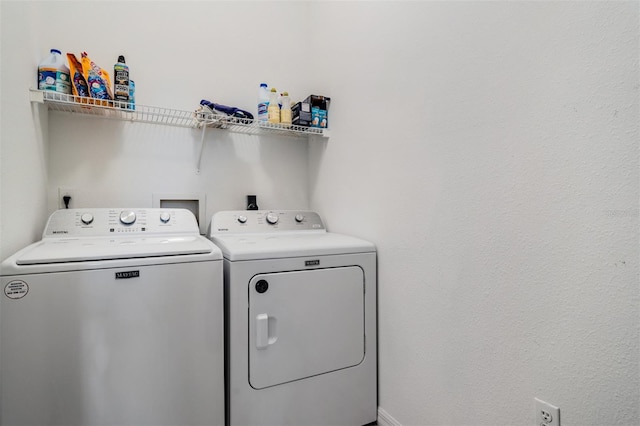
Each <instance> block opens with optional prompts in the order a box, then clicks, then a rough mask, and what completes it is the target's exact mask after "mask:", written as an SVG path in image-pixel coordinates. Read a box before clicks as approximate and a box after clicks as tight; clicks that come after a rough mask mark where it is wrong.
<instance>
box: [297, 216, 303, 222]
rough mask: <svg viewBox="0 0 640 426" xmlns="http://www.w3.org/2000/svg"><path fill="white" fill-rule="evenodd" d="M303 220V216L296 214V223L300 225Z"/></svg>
mask: <svg viewBox="0 0 640 426" xmlns="http://www.w3.org/2000/svg"><path fill="white" fill-rule="evenodd" d="M303 220H304V215H303V214H297V215H296V222H298V223H300V222H302V221H303Z"/></svg>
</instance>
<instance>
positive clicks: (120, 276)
mask: <svg viewBox="0 0 640 426" xmlns="http://www.w3.org/2000/svg"><path fill="white" fill-rule="evenodd" d="M139 276H140V271H123V272H116V280H126V279H127V278H138V277H139Z"/></svg>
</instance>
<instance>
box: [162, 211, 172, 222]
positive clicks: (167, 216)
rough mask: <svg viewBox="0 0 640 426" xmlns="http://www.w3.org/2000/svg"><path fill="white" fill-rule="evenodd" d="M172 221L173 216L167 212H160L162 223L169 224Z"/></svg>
mask: <svg viewBox="0 0 640 426" xmlns="http://www.w3.org/2000/svg"><path fill="white" fill-rule="evenodd" d="M170 219H171V215H170V214H169V213H167V212H160V222H162V223H167V222H169V220H170Z"/></svg>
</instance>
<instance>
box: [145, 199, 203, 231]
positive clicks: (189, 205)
mask: <svg viewBox="0 0 640 426" xmlns="http://www.w3.org/2000/svg"><path fill="white" fill-rule="evenodd" d="M153 207H156V208H164V209H178V208H180V209H187V210H190V211H191V213H193V215H194V216H195V217H196V221H197V222H198V227H199V228H200V234H202V235H205V234H206V233H207V218H206V217H205V216H206V205H205V194H203V193H188V194H180V193H168V194H165V193H160V194H153Z"/></svg>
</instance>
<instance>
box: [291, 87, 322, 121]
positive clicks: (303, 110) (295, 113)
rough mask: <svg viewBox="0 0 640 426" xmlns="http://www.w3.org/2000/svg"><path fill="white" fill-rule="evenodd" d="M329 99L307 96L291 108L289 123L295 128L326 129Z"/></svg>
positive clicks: (319, 96)
mask: <svg viewBox="0 0 640 426" xmlns="http://www.w3.org/2000/svg"><path fill="white" fill-rule="evenodd" d="M330 102H331V98H328V97H326V96H321V95H309V96H307V98H306V99H305V100H304V101H301V102H296V103H295V104H294V105H293V106H292V107H291V122H292V124H295V125H297V126H306V127H320V128H327V127H328V122H329V113H328V111H329V103H330Z"/></svg>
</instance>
